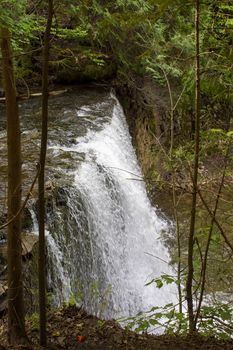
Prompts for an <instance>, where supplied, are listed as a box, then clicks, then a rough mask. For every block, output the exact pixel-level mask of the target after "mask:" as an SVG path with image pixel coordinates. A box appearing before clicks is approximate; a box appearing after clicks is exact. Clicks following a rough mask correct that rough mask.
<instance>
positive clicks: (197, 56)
mask: <svg viewBox="0 0 233 350" xmlns="http://www.w3.org/2000/svg"><path fill="white" fill-rule="evenodd" d="M199 24H200V0H196V15H195V32H196V53H195V61H196V95H195V111H196V113H195V159H194V169H193V193H192V209H191V219H190V231H189V239H188V276H187V282H186V298H187V304H188V318H189V333H190V334H192V333H193V332H194V331H195V330H196V324H195V320H194V311H193V275H194V268H193V246H194V236H195V223H196V204H197V190H198V186H197V185H198V166H199V149H200V112H201V104H200V95H201V93H200V42H199Z"/></svg>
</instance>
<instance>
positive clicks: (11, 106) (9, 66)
mask: <svg viewBox="0 0 233 350" xmlns="http://www.w3.org/2000/svg"><path fill="white" fill-rule="evenodd" d="M1 51H2V62H3V78H4V87H5V94H6V117H7V145H8V194H7V200H8V221H9V225H8V226H7V258H8V261H7V265H8V266H7V268H8V340H9V343H10V344H14V345H15V344H20V343H22V342H25V340H26V333H25V324H24V306H23V280H22V245H21V215H20V214H18V213H19V211H20V208H21V137H20V121H19V113H18V104H17V98H16V87H15V79H14V71H13V62H12V53H11V47H10V32H9V30H8V29H7V28H1ZM12 218H14V220H12Z"/></svg>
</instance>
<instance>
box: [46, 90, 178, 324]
mask: <svg viewBox="0 0 233 350" xmlns="http://www.w3.org/2000/svg"><path fill="white" fill-rule="evenodd" d="M110 102H111V105H112V106H113V107H112V109H111V115H110V116H107V120H108V121H107V122H105V124H104V125H103V126H102V128H100V129H99V130H93V128H90V129H89V131H88V132H87V134H86V135H85V136H84V137H78V138H77V140H76V143H75V144H74V145H73V146H71V147H64V146H61V145H52V146H51V149H53V152H54V154H56V152H59V151H61V150H63V151H66V152H67V151H69V152H77V153H78V154H81V155H82V157H83V158H82V159H83V160H82V161H81V163H79V165H77V170H76V171H75V172H74V183H72V185H71V186H67V187H64V188H63V189H62V193H61V194H60V197H61V198H62V201H63V202H65V207H66V211H65V214H64V210H63V211H61V210H60V208H59V207H56V208H55V209H53V213H52V215H51V214H50V216H49V220H48V222H49V231H50V233H51V235H52V236H53V238H51V239H49V245H50V248H49V249H50V250H54V249H55V248H56V254H54V259H55V263H53V271H52V272H51V273H50V280H54V279H55V280H56V281H57V280H59V281H60V282H59V283H60V287H58V286H56V284H57V282H54V288H53V291H54V293H55V294H57V300H59V301H60V302H61V301H64V300H66V299H67V298H68V297H69V295H68V294H69V293H70V291H72V293H73V296H74V297H75V298H76V300H77V301H78V302H79V303H80V304H83V305H84V306H85V308H86V309H87V311H89V312H91V313H95V314H97V315H99V316H101V317H105V318H113V317H114V318H117V317H120V316H127V315H135V314H136V313H137V312H139V311H148V310H150V308H151V307H153V306H163V305H165V304H168V303H170V302H172V301H174V300H175V287H173V286H170V285H169V286H166V287H164V288H161V289H158V288H156V286H155V285H154V284H151V285H150V286H145V284H146V283H147V282H148V281H150V280H151V279H153V278H157V277H159V276H160V275H161V274H172V269H171V267H170V266H169V264H168V262H169V254H168V251H167V249H166V248H165V247H164V245H163V243H162V241H161V232H162V230H167V229H168V224H167V223H166V222H165V221H164V220H163V219H162V218H160V217H159V216H158V215H157V213H156V210H155V208H153V207H152V206H151V204H150V201H149V199H148V197H147V193H146V189H145V185H144V182H143V180H142V174H141V170H140V168H139V166H138V162H137V158H136V155H135V151H134V149H133V146H132V144H131V138H130V135H129V131H128V127H127V123H126V120H125V116H124V113H123V110H122V108H121V106H120V104H119V102H118V101H117V99H116V98H115V96H113V95H112V94H111V95H110V96H109V97H108V100H107V101H105V102H104V103H105V104H106V103H107V104H108V103H110ZM99 107H100V106H96V108H99ZM94 110H95V106H93V105H92V106H91V107H90V106H82V109H81V110H78V111H76V113H77V117H79V118H85V115H87V116H90V114H91V113H92V112H94ZM93 123H98V118H97V119H96V120H95V121H94V122H93ZM63 204H64V203H63ZM56 259H57V262H56ZM58 263H59V264H58ZM58 265H60V266H58ZM55 275H56V278H54V276H55ZM64 286H66V287H65V288H64ZM56 289H58V290H57V291H56Z"/></svg>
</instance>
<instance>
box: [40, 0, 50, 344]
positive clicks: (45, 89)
mask: <svg viewBox="0 0 233 350" xmlns="http://www.w3.org/2000/svg"><path fill="white" fill-rule="evenodd" d="M52 17H53V1H52V0H48V19H47V25H46V31H45V35H44V50H43V71H42V133H41V149H40V160H39V167H40V171H39V178H38V187H39V305H40V345H41V346H44V347H46V343H47V339H46V338H47V337H46V268H45V266H46V257H45V198H44V182H45V160H46V151H47V134H48V98H49V93H48V64H49V41H50V30H51V25H52Z"/></svg>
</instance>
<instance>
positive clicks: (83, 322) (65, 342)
mask: <svg viewBox="0 0 233 350" xmlns="http://www.w3.org/2000/svg"><path fill="white" fill-rule="evenodd" d="M27 333H28V336H29V339H30V342H31V344H33V345H29V346H23V347H22V346H21V347H19V346H16V347H9V346H8V345H7V330H6V319H2V320H0V350H8V349H25V350H26V349H28V350H32V349H35V350H36V349H41V348H40V347H39V346H38V345H37V344H38V337H39V333H38V321H37V322H35V319H33V317H31V318H30V319H29V320H28V321H27ZM47 349H51V350H52V349H53V350H55V349H57V350H62V349H66V350H75V349H77V350H79V349H80V350H81V349H86V350H107V349H109V350H110V349H112V350H115V349H116V350H118V349H119V350H120V349H125V350H178V349H179V350H204V349H205V350H215V349H216V350H218V349H219V350H220V349H226V350H232V349H233V340H229V341H219V340H216V339H213V338H211V339H210V338H203V337H200V336H193V337H180V336H175V335H174V336H171V335H170V336H168V335H162V336H155V335H149V334H136V333H134V332H131V331H126V330H124V329H123V328H121V327H120V326H119V324H118V323H116V322H115V321H102V320H99V319H98V318H97V317H94V316H91V315H88V314H87V313H86V312H84V311H83V310H81V309H78V308H77V307H75V306H69V307H64V308H62V309H56V310H53V311H52V312H50V313H49V316H48V347H47Z"/></svg>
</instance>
